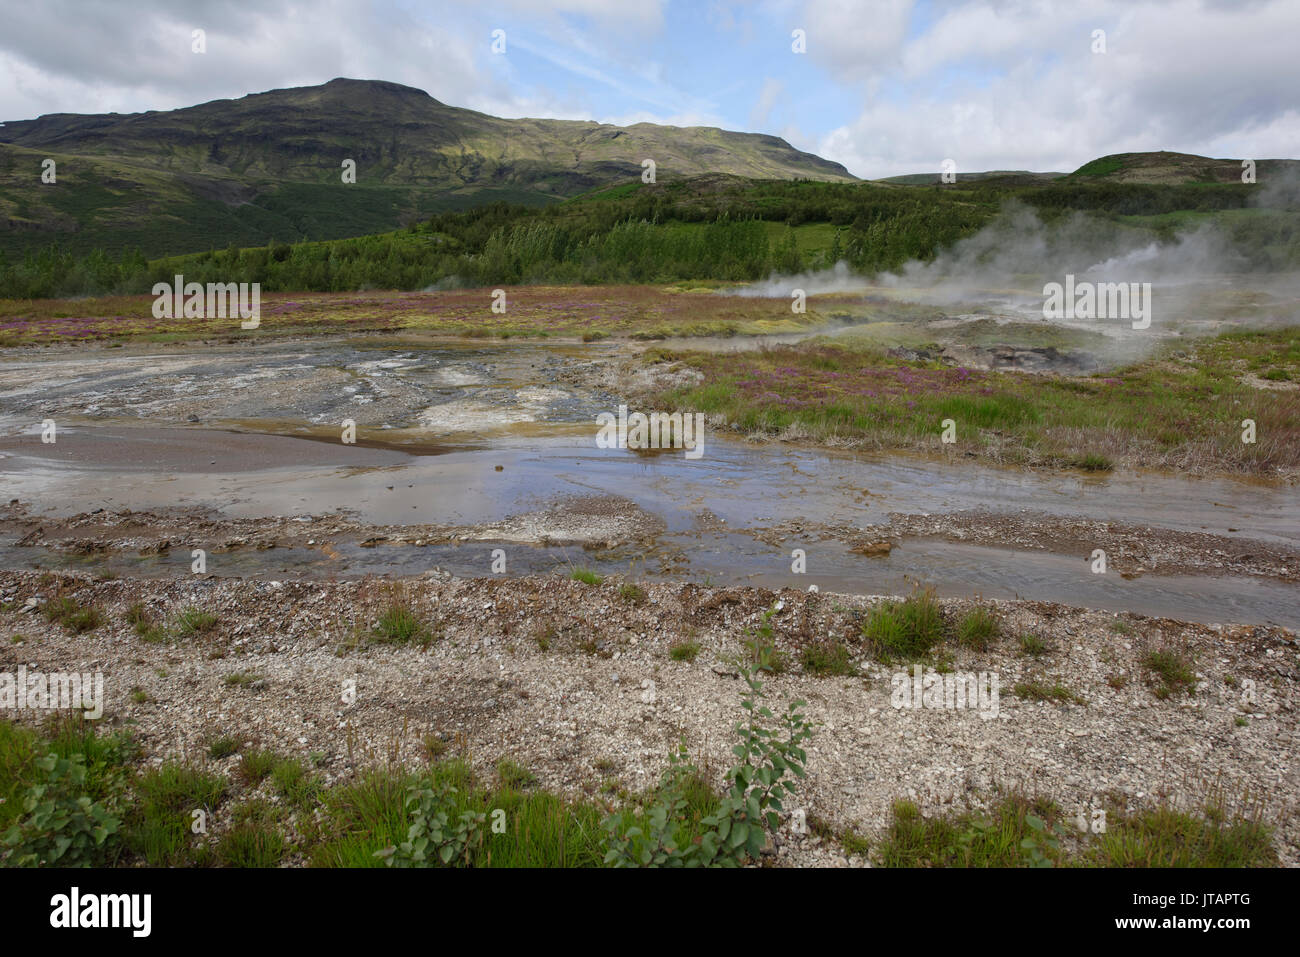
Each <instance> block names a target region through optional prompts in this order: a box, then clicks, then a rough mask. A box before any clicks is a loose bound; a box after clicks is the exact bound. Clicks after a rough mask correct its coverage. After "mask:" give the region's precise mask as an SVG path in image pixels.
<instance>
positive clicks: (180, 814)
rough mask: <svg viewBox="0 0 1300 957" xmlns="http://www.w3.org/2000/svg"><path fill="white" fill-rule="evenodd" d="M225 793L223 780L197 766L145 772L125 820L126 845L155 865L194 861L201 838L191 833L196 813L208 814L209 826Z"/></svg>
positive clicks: (170, 767) (137, 786)
mask: <svg viewBox="0 0 1300 957" xmlns="http://www.w3.org/2000/svg"><path fill="white" fill-rule="evenodd" d="M227 790H228V785H227V783H226V780H225V778H223V777H221V776H220V775H217V774H211V773H209V772H206V771H203V770H201V769H199V768H194V767H189V766H186V765H181V764H174V763H172V764H164V765H163V766H162V767H160V768H157V769H154V770H150V771H146V772H145V773H144V774H142V775H141V776H140V777H139V778H138V779H137V781H136V785H135V802H134V804H133V806H132V808H131V813H130V814H129V815H128V817H127V821H126V828H125V829H126V832H127V841H128V846H130V848H131V850H132V851H133V852H135V853H136V854H139V855H140V856H141V857H143V858H144V860H145V861H146V862H147V863H148V864H149V865H150V866H152V867H174V866H178V865H184V864H187V863H192V862H193V855H194V853H195V848H196V846H197V843H198V840H199V838H198V836H197V835H195V834H193V832H192V830H191V825H192V824H193V823H194V821H195V816H194V812H196V811H202V812H204V814H205V815H206V817H207V822H208V827H209V828H210V827H211V825H212V815H213V813H214V812H215V811H216V810H217V808H218V807H219V806H220V805H221V802H222V801H223V800H224V798H225V797H226V793H227Z"/></svg>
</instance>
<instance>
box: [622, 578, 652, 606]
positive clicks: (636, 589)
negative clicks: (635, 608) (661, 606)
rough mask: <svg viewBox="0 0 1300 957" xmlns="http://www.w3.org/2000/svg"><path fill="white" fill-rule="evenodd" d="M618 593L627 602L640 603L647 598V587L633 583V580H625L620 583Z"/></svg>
mask: <svg viewBox="0 0 1300 957" xmlns="http://www.w3.org/2000/svg"><path fill="white" fill-rule="evenodd" d="M618 595H619V597H620V598H622V599H623V600H624V601H625V602H629V603H630V604H633V605H640V604H641V603H643V602H644V601H645V600H646V591H645V589H644V588H642V587H641V586H640V585H635V584H633V583H632V582H624V583H623V584H622V585H619V586H618Z"/></svg>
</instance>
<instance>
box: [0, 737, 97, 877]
mask: <svg viewBox="0 0 1300 957" xmlns="http://www.w3.org/2000/svg"><path fill="white" fill-rule="evenodd" d="M35 766H36V769H37V770H38V771H39V772H41V773H42V775H43V780H41V782H40V783H38V784H34V785H32V786H31V787H30V788H28V790H27V793H26V795H25V796H24V798H23V809H24V811H26V816H25V817H23V818H22V819H21V820H19V821H18V822H17V823H16V824H14V825H13V826H12V827H10V828H9V830H8V831H6V832H5V835H4V839H3V843H4V845H5V847H6V848H8V850H7V852H6V855H5V856H6V863H9V864H12V865H16V866H19V867H38V866H40V865H43V864H45V865H53V866H57V867H91V866H94V865H97V864H102V863H104V861H105V860H106V859H107V857H108V856H109V854H110V853H111V851H112V848H113V842H111V841H110V839H112V838H115V836H116V835H117V833H118V828H119V827H120V826H121V823H122V822H121V819H120V818H118V817H117V816H116V815H115V814H114V813H113V812H112V810H110V808H109V807H107V806H105V804H104V803H103V802H100V801H92V800H91V799H90V797H89V796H87V795H86V794H85V791H86V764H85V760H84V758H82V756H81V755H73V756H72V757H70V758H61V757H59V756H58V755H57V754H52V753H51V754H47V755H45V756H44V757H43V758H38V759H37V761H36V762H35Z"/></svg>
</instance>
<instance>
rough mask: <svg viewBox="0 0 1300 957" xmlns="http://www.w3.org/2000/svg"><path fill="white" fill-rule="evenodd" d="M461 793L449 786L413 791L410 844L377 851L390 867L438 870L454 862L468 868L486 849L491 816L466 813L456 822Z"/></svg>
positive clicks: (409, 812) (408, 806)
mask: <svg viewBox="0 0 1300 957" xmlns="http://www.w3.org/2000/svg"><path fill="white" fill-rule="evenodd" d="M456 794H457V790H456V788H454V787H451V786H447V785H437V786H436V788H435V787H423V788H419V787H417V788H412V789H411V790H410V791H409V792H408V793H407V797H406V813H407V817H408V818H409V819H410V821H411V825H410V827H409V828H408V829H407V832H406V840H405V841H403V842H402V843H401V844H398V845H396V846H394V847H386V848H384V849H383V850H379V851H375V857H377V858H380V859H381V860H382V861H383V862H384V863H385V864H387V865H388V866H389V867H438V866H449V865H451V864H452V863H453V862H455V863H459V864H462V865H466V866H468V864H469V863H470V860H471V858H472V856H473V854H474V853H475V852H476V851H477V850H478V848H479V847H480V846H481V845H482V843H483V840H484V837H485V834H484V828H483V824H484V822H485V821H486V820H487V815H485V814H483V813H482V812H479V811H462V812H461V813H460V814H459V815H457V816H456V817H455V818H453V817H452V816H451V815H452V814H453V813H454V812H455V795H456Z"/></svg>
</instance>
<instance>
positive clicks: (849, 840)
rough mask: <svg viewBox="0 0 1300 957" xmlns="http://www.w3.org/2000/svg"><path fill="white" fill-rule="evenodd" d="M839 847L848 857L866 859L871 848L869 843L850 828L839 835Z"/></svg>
mask: <svg viewBox="0 0 1300 957" xmlns="http://www.w3.org/2000/svg"><path fill="white" fill-rule="evenodd" d="M840 846H841V847H843V848H844V853H845V854H847V855H848V856H849V857H854V856H856V857H866V856H867V851H868V850H870V848H871V844H870V842H869V841H868V840H867V839H866V838H865V837H863V836H862V835H861V834H859V833H858V832H857V831H855V830H853V828H851V827H850V828H846V829H845V831H844V833H843V834H841V835H840Z"/></svg>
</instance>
